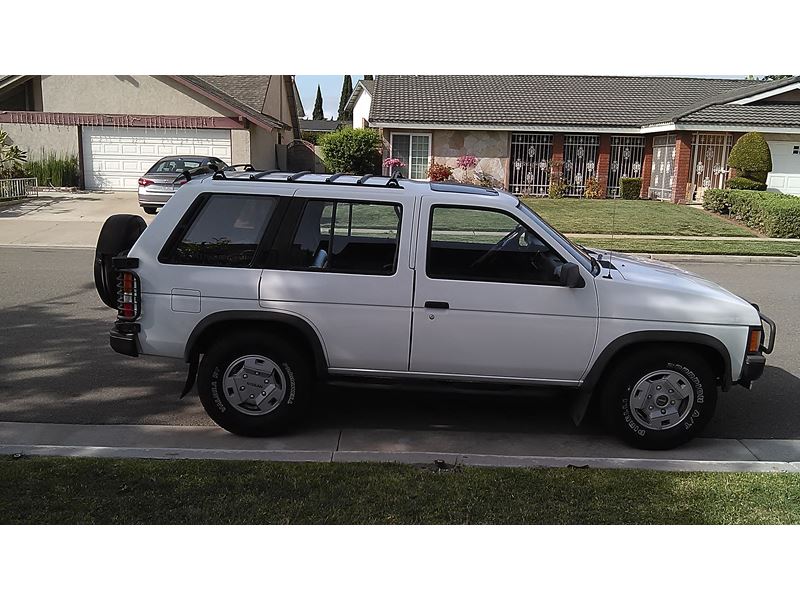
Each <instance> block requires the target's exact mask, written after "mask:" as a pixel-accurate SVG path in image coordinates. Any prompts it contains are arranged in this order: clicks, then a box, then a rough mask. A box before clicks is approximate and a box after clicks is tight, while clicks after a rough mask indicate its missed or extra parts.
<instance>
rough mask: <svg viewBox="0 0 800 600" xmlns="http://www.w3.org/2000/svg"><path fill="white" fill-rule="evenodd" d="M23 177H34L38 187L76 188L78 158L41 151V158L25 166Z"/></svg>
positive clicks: (78, 171)
mask: <svg viewBox="0 0 800 600" xmlns="http://www.w3.org/2000/svg"><path fill="white" fill-rule="evenodd" d="M25 176H26V177H36V179H37V181H38V184H39V185H40V186H50V187H76V186H77V185H78V183H79V179H80V170H79V169H78V157H77V156H75V155H66V154H57V153H55V152H53V151H50V152H45V151H44V150H42V154H41V158H39V159H38V160H30V161H28V162H27V163H26V164H25Z"/></svg>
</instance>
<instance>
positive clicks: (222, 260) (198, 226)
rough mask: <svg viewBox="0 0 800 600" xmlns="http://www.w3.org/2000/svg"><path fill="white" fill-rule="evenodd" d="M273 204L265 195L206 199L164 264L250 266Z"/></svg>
mask: <svg viewBox="0 0 800 600" xmlns="http://www.w3.org/2000/svg"><path fill="white" fill-rule="evenodd" d="M276 202H277V201H276V199H275V198H271V197H265V196H238V195H232V194H231V195H227V194H224V195H223V194H215V195H211V196H208V197H207V198H206V199H205V201H204V202H203V205H202V207H201V208H200V210H199V211H198V212H197V214H196V216H195V217H194V219H193V220H192V222H191V224H190V225H189V227H188V229H187V230H186V233H185V234H183V236H181V239H180V240H179V241H178V243H177V244H176V246H175V247H174V249H173V250H172V252H170V253H169V256H168V258H167V260H168V262H174V263H180V264H186V265H210V266H219V267H246V266H248V265H250V263H251V262H252V261H253V257H254V256H255V252H256V248H257V247H258V244H259V242H260V241H261V238H262V236H263V235H264V230H265V229H266V227H267V223H268V222H269V218H270V215H271V214H272V212H273V210H274V209H275V204H276Z"/></svg>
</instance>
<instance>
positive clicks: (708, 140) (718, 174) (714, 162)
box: [692, 133, 733, 199]
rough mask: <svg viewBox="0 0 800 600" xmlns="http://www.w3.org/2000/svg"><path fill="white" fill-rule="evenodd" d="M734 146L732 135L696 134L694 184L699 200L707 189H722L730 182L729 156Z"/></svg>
mask: <svg viewBox="0 0 800 600" xmlns="http://www.w3.org/2000/svg"><path fill="white" fill-rule="evenodd" d="M732 146H733V136H732V135H731V134H730V133H721V134H713V133H695V134H694V138H693V139H692V183H694V185H695V186H696V188H697V192H698V194H697V195H698V199H700V198H702V195H703V190H704V189H705V188H717V189H722V188H724V187H725V182H726V181H728V156H729V155H730V153H731V147H732Z"/></svg>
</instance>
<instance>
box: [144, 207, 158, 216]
mask: <svg viewBox="0 0 800 600" xmlns="http://www.w3.org/2000/svg"><path fill="white" fill-rule="evenodd" d="M142 209H143V210H144V212H146V213H147V214H148V215H154V214H156V209H157V207H156V206H143V207H142Z"/></svg>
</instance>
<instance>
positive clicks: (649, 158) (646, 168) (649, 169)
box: [639, 135, 653, 198]
mask: <svg viewBox="0 0 800 600" xmlns="http://www.w3.org/2000/svg"><path fill="white" fill-rule="evenodd" d="M641 174H642V191H641V193H640V194H639V197H640V198H649V197H650V177H651V176H652V175H653V136H652V135H648V136H647V137H646V138H645V139H644V154H643V155H642V171H641Z"/></svg>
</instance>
